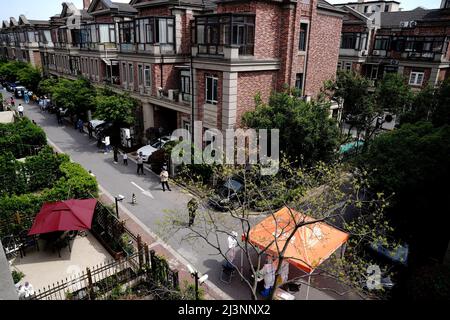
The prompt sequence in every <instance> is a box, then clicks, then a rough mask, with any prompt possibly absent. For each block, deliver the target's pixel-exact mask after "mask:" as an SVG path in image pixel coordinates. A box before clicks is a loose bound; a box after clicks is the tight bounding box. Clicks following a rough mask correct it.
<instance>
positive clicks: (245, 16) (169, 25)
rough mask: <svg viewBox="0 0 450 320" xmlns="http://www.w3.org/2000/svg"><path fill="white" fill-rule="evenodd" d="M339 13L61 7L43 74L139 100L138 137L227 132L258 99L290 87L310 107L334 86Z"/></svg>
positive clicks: (156, 5) (223, 4)
mask: <svg viewBox="0 0 450 320" xmlns="http://www.w3.org/2000/svg"><path fill="white" fill-rule="evenodd" d="M344 14H345V11H343V10H341V9H338V8H336V7H334V6H332V5H330V4H329V3H327V2H326V1H323V0H298V1H289V0H285V1H282V0H273V1H269V0H243V1H242V0H241V1H235V0H216V1H201V0H168V1H149V0H132V1H131V2H130V4H123V3H115V2H111V1H109V0H94V1H92V2H91V1H89V0H85V1H84V8H83V9H81V10H80V9H77V8H76V7H75V6H74V5H73V4H72V3H67V2H65V3H63V8H62V12H61V13H60V14H59V15H55V16H53V17H51V18H50V21H49V22H48V27H47V29H45V30H41V32H40V52H41V57H42V62H43V63H42V64H43V67H44V71H45V72H46V73H48V74H51V75H54V76H64V77H68V78H74V77H75V76H77V75H80V74H81V75H83V76H85V77H87V78H89V79H90V80H91V81H92V82H93V83H94V84H102V85H103V84H105V83H106V84H108V85H110V87H111V88H113V90H115V91H117V92H128V93H129V94H130V95H131V96H132V97H134V98H136V99H137V100H138V101H139V102H140V104H141V106H142V109H141V110H142V121H141V126H142V127H141V128H140V130H142V131H147V132H151V131H153V132H159V128H162V129H163V131H164V132H171V131H172V130H174V129H176V128H180V127H184V128H190V126H191V120H192V116H194V119H195V120H200V121H202V122H203V126H204V129H207V128H217V129H219V130H224V129H227V128H235V127H238V126H240V124H241V118H242V114H243V113H244V112H245V111H248V110H252V109H253V108H254V107H255V105H254V96H255V95H256V94H257V93H260V95H261V97H262V99H263V100H267V98H268V97H269V95H270V93H271V91H274V90H281V89H282V88H283V86H284V85H285V84H287V85H289V86H291V87H297V88H298V89H299V90H300V92H301V93H302V95H303V96H304V97H305V98H315V97H316V95H317V94H318V93H319V92H320V89H321V88H322V85H323V82H324V81H326V80H329V79H332V78H334V77H335V70H336V66H337V63H338V56H339V42H340V34H341V27H342V17H343V15H344ZM8 31H9V29H2V32H5V34H8ZM3 45H4V46H5V47H8V45H6V44H5V42H3V43H2V46H3ZM192 113H194V115H192Z"/></svg>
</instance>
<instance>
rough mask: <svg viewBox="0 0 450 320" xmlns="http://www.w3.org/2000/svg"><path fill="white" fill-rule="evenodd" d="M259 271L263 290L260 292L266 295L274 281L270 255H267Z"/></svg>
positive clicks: (273, 269)
mask: <svg viewBox="0 0 450 320" xmlns="http://www.w3.org/2000/svg"><path fill="white" fill-rule="evenodd" d="M261 273H262V275H263V277H264V291H262V292H261V295H262V296H263V297H268V296H269V294H270V292H271V291H272V289H273V285H274V283H275V268H274V266H273V260H272V257H271V256H267V260H266V264H265V265H264V267H263V268H262V269H261Z"/></svg>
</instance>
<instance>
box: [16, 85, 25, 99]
mask: <svg viewBox="0 0 450 320" xmlns="http://www.w3.org/2000/svg"><path fill="white" fill-rule="evenodd" d="M26 90H27V89H26V88H25V87H22V86H17V87H15V88H14V96H15V97H16V98H17V99H20V98H23V96H24V94H25V91H26Z"/></svg>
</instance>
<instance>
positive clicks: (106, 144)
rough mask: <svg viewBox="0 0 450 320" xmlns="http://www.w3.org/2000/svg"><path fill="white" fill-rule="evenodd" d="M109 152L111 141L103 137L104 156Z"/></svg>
mask: <svg viewBox="0 0 450 320" xmlns="http://www.w3.org/2000/svg"><path fill="white" fill-rule="evenodd" d="M109 152H111V139H110V137H109V136H106V137H105V154H107V153H109Z"/></svg>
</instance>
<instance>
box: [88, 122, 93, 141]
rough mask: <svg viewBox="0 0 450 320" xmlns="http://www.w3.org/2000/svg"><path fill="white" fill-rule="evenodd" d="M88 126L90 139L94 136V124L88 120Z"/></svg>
mask: <svg viewBox="0 0 450 320" xmlns="http://www.w3.org/2000/svg"><path fill="white" fill-rule="evenodd" d="M87 128H88V132H89V139H91V138H93V135H92V125H91V123H90V122H88V125H87Z"/></svg>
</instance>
